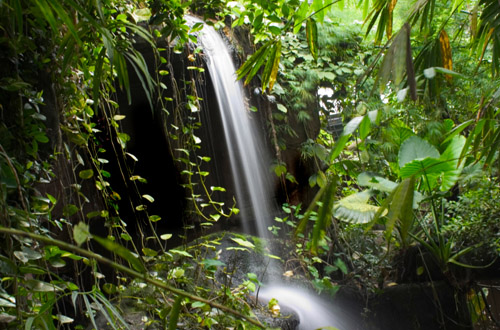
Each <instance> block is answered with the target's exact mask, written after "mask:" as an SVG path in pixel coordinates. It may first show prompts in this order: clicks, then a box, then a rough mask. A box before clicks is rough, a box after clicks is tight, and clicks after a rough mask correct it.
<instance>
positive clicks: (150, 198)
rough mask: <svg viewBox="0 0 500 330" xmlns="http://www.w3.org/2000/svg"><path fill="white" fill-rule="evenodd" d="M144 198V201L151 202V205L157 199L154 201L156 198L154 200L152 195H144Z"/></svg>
mask: <svg viewBox="0 0 500 330" xmlns="http://www.w3.org/2000/svg"><path fill="white" fill-rule="evenodd" d="M142 197H143V198H144V199H146V200H147V201H148V202H150V203H153V202H154V201H155V199H154V198H153V196H151V195H147V194H144V195H142Z"/></svg>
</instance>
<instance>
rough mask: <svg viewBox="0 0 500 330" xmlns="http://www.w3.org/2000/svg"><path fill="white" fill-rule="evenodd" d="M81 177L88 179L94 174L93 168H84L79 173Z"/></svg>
mask: <svg viewBox="0 0 500 330" xmlns="http://www.w3.org/2000/svg"><path fill="white" fill-rule="evenodd" d="M78 176H79V177H80V179H83V180H86V179H90V178H91V177H93V176H94V171H93V170H92V169H88V170H83V171H80V172H79V173H78Z"/></svg>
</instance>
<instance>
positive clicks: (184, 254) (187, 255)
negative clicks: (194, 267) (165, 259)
mask: <svg viewBox="0 0 500 330" xmlns="http://www.w3.org/2000/svg"><path fill="white" fill-rule="evenodd" d="M168 252H170V253H174V254H178V255H180V256H183V257H188V258H192V257H193V256H192V255H191V254H190V253H189V252H186V251H183V250H177V249H171V250H168Z"/></svg>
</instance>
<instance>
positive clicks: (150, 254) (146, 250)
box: [142, 248, 158, 257]
mask: <svg viewBox="0 0 500 330" xmlns="http://www.w3.org/2000/svg"><path fill="white" fill-rule="evenodd" d="M142 253H144V255H145V256H148V257H156V256H157V255H158V252H156V251H155V250H152V249H149V248H142Z"/></svg>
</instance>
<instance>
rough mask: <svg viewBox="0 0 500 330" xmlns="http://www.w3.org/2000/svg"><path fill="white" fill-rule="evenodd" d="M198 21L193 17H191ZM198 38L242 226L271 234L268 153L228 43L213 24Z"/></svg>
mask: <svg viewBox="0 0 500 330" xmlns="http://www.w3.org/2000/svg"><path fill="white" fill-rule="evenodd" d="M191 19H193V20H196V19H194V18H191ZM198 41H199V42H200V43H201V44H202V46H203V52H204V54H205V56H206V63H207V67H208V71H209V74H210V77H211V79H212V82H213V85H214V90H215V94H216V96H217V101H218V104H219V110H220V115H221V118H222V124H223V128H224V135H225V140H226V144H227V148H228V153H229V157H230V164H231V171H232V173H231V174H232V176H233V178H234V183H235V193H236V199H237V202H238V204H237V206H238V207H239V208H240V214H241V219H242V221H243V229H244V230H245V232H247V233H256V234H257V235H258V236H259V237H268V236H269V231H268V230H267V227H268V225H269V224H270V223H271V221H272V220H273V218H274V214H275V211H274V209H275V206H274V204H273V202H272V199H273V196H272V194H271V178H270V171H269V165H270V164H269V156H268V155H267V150H266V149H265V144H264V143H263V141H262V138H261V136H262V133H261V132H259V131H258V130H257V127H256V123H255V118H251V116H250V113H249V111H248V107H247V105H246V104H245V94H244V92H243V87H242V84H241V82H240V81H237V80H236V74H235V72H236V69H235V67H234V64H233V60H232V58H231V56H230V53H229V50H228V45H227V44H226V43H225V42H224V40H223V39H222V38H221V36H220V35H219V34H218V33H217V32H216V31H215V30H214V29H213V28H212V27H211V26H207V25H205V26H204V28H203V30H202V33H201V34H200V35H199V36H198Z"/></svg>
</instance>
